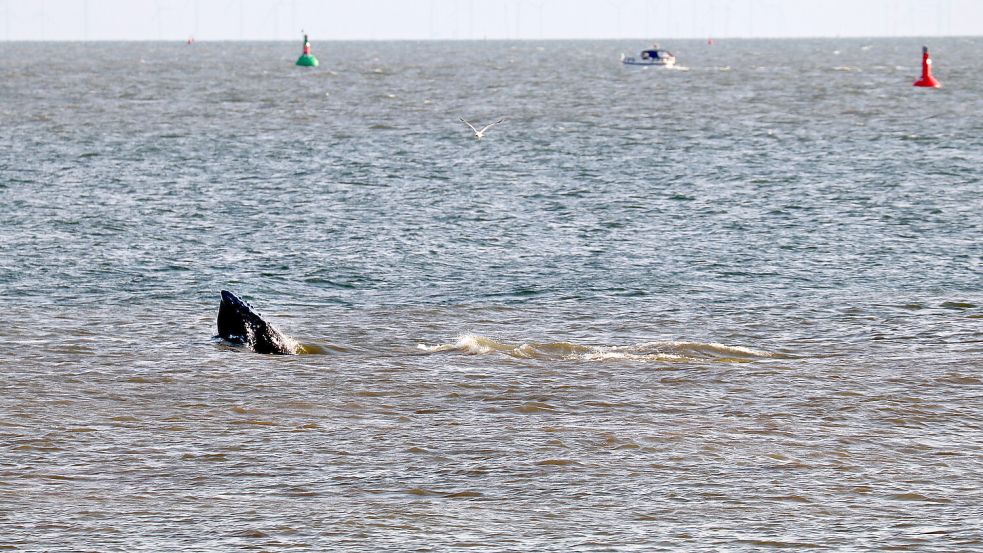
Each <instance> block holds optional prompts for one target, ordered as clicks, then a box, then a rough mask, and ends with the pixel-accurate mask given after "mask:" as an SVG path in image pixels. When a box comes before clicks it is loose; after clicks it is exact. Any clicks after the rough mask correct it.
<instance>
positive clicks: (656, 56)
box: [621, 44, 676, 69]
mask: <svg viewBox="0 0 983 553" xmlns="http://www.w3.org/2000/svg"><path fill="white" fill-rule="evenodd" d="M621 63H623V64H625V65H644V66H646V67H664V68H666V69H671V68H672V67H673V66H675V65H676V56H674V55H672V52H670V51H669V50H663V49H661V48H659V45H658V44H653V45H652V47H651V48H646V49H645V50H642V51H641V52H639V54H638V55H637V56H628V55H625V54H621Z"/></svg>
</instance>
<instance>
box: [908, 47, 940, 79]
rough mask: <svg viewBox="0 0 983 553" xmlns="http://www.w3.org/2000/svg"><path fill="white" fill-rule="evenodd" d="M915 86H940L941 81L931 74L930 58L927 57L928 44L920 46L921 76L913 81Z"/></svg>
mask: <svg viewBox="0 0 983 553" xmlns="http://www.w3.org/2000/svg"><path fill="white" fill-rule="evenodd" d="M915 86H926V87H929V88H942V83H940V82H939V81H937V80H935V77H933V76H932V58H930V57H928V46H922V78H920V79H918V80H917V81H915Z"/></svg>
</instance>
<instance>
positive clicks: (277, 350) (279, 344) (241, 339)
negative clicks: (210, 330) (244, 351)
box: [216, 290, 298, 354]
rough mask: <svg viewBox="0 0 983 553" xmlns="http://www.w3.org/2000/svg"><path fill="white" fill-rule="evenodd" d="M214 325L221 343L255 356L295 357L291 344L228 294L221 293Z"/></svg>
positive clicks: (295, 348)
mask: <svg viewBox="0 0 983 553" xmlns="http://www.w3.org/2000/svg"><path fill="white" fill-rule="evenodd" d="M216 323H217V325H218V335H219V336H221V337H222V339H224V340H228V341H229V342H233V343H236V344H244V345H246V346H248V347H249V348H250V349H252V350H253V351H255V352H256V353H274V354H294V353H297V348H298V344H297V342H296V341H295V340H293V339H292V338H290V337H289V336H286V335H285V334H283V333H281V332H280V331H279V330H278V329H277V328H276V327H275V326H273V325H272V324H270V323H268V322H266V320H264V319H263V317H261V316H260V315H259V313H257V312H256V310H255V309H253V307H252V306H251V305H249V304H248V303H247V302H245V301H243V300H242V299H240V298H239V297H238V296H236V295H235V294H233V293H232V292H229V291H228V290H222V303H220V304H219V306H218V320H217V321H216Z"/></svg>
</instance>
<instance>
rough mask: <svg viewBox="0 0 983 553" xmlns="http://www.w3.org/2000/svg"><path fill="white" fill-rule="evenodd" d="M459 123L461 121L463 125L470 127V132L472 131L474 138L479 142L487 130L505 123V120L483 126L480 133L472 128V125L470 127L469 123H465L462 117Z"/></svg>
mask: <svg viewBox="0 0 983 553" xmlns="http://www.w3.org/2000/svg"><path fill="white" fill-rule="evenodd" d="M461 121H463V122H464V124H465V125H467V126H469V127H471V130H472V131H474V137H475V138H476V139H478V140H481V139H482V137H484V136H485V131H487V130H488V129H490V128H492V127H494V126H495V125H497V124H499V123H504V122H505V119H499V120H498V121H495V122H494V123H489V124H487V125H485V126H484V127H482V128H481V130H480V131H479V130H478V129H476V128H474V125H472V124H471V123H468V122H467V121H465V120H464V118H463V117H461Z"/></svg>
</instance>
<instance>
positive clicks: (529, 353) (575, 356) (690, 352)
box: [417, 333, 784, 363]
mask: <svg viewBox="0 0 983 553" xmlns="http://www.w3.org/2000/svg"><path fill="white" fill-rule="evenodd" d="M417 349H420V350H423V351H426V352H429V353H443V352H458V353H466V354H469V355H495V354H497V355H505V356H507V357H514V358H516V359H540V360H560V361H608V360H629V361H657V362H666V363H685V362H692V361H716V362H721V363H726V362H730V363H747V362H751V361H755V360H758V359H765V358H773V357H784V356H782V355H780V354H776V353H772V352H767V351H762V350H758V349H754V348H749V347H744V346H729V345H725V344H718V343H702V342H683V341H658V342H644V343H641V344H634V345H625V346H585V345H580V344H574V343H571V342H546V343H523V344H520V345H512V344H505V343H502V342H498V341H495V340H493V339H491V338H488V337H485V336H479V335H477V334H472V333H465V334H462V335H460V336H458V337H457V339H456V340H455V341H454V342H453V343H450V344H438V345H433V346H428V345H426V344H417Z"/></svg>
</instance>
